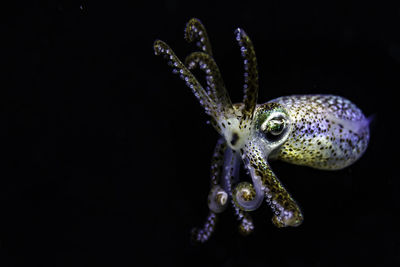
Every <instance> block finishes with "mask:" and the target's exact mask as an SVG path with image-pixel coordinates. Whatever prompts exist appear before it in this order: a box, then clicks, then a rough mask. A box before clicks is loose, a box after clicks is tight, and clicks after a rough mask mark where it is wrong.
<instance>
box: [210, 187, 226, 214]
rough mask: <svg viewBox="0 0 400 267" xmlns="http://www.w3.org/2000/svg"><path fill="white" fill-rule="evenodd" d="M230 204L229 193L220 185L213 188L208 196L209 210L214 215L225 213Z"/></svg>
mask: <svg viewBox="0 0 400 267" xmlns="http://www.w3.org/2000/svg"><path fill="white" fill-rule="evenodd" d="M227 204H228V193H227V192H226V191H225V190H223V189H222V187H220V186H219V185H215V186H213V187H212V188H211V191H210V193H209V194H208V208H209V209H210V210H211V211H213V212H214V213H221V212H223V211H224V210H225V209H226V207H227Z"/></svg>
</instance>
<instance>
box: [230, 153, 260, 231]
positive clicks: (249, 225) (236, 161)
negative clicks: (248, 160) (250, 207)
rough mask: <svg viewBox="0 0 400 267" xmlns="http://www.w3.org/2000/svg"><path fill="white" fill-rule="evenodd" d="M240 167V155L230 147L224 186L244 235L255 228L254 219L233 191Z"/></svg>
mask: <svg viewBox="0 0 400 267" xmlns="http://www.w3.org/2000/svg"><path fill="white" fill-rule="evenodd" d="M239 169H240V158H239V155H238V154H237V153H236V152H235V151H233V150H232V149H230V148H228V149H227V151H226V153H225V171H226V173H225V175H224V177H225V184H224V188H225V190H226V191H227V192H228V194H229V196H231V202H232V206H233V208H234V210H235V215H236V218H237V220H238V221H239V232H240V233H242V234H243V235H248V234H250V233H251V232H252V231H253V229H254V225H253V219H252V218H251V216H250V215H249V214H248V213H247V212H246V211H243V210H242V209H241V208H240V207H239V206H238V204H237V203H236V201H235V200H234V195H233V191H232V184H233V183H235V182H237V181H238V180H239Z"/></svg>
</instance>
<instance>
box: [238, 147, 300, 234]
mask: <svg viewBox="0 0 400 267" xmlns="http://www.w3.org/2000/svg"><path fill="white" fill-rule="evenodd" d="M244 155H245V158H246V165H247V168H248V169H249V171H250V174H251V176H252V178H253V180H257V181H260V183H261V188H262V190H263V191H264V192H265V196H266V201H267V204H268V205H269V206H270V207H271V209H272V211H273V212H274V217H273V218H272V222H273V223H274V224H275V225H276V226H277V227H285V226H298V225H300V224H301V223H302V221H303V215H302V213H301V210H300V208H299V206H298V205H297V203H296V201H295V200H294V199H293V198H292V197H291V196H290V194H289V193H288V192H287V191H286V189H285V188H284V186H283V185H282V183H281V182H280V181H279V179H278V178H277V177H276V175H275V174H274V172H273V171H272V169H271V167H270V165H269V164H268V162H267V160H266V155H265V153H263V152H262V151H261V149H260V148H259V147H258V146H257V145H255V144H254V143H252V142H250V143H249V144H248V145H247V146H246V151H245V153H244Z"/></svg>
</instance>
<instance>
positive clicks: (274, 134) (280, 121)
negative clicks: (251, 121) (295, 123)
mask: <svg viewBox="0 0 400 267" xmlns="http://www.w3.org/2000/svg"><path fill="white" fill-rule="evenodd" d="M285 128H286V120H285V118H284V117H283V116H276V117H272V118H269V119H267V120H265V122H264V123H263V124H261V131H262V132H263V133H264V134H265V136H266V137H267V138H268V139H270V140H276V139H278V138H279V137H280V136H281V135H282V133H283V132H284V131H285Z"/></svg>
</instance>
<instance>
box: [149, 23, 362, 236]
mask: <svg viewBox="0 0 400 267" xmlns="http://www.w3.org/2000/svg"><path fill="white" fill-rule="evenodd" d="M185 39H186V40H187V41H188V42H193V43H195V44H196V46H197V48H198V51H195V52H193V53H191V54H189V55H188V56H187V57H186V59H185V61H184V62H182V61H181V60H180V59H179V58H178V57H177V56H176V55H175V53H174V52H173V51H172V49H171V48H170V47H169V46H168V45H167V44H166V43H165V42H163V41H161V40H156V41H155V42H154V52H155V54H156V55H162V56H164V58H165V59H166V60H167V61H168V65H170V66H171V68H172V72H173V73H174V74H177V75H178V76H179V77H180V78H181V79H182V80H183V81H184V82H185V83H186V85H187V87H189V88H190V89H191V91H192V92H193V94H194V95H195V97H196V98H197V99H198V101H199V102H200V104H201V106H202V107H203V108H204V110H205V112H206V114H207V115H209V116H210V123H211V125H212V126H213V128H215V130H216V131H217V132H218V133H219V135H220V139H219V140H218V142H217V145H216V147H215V150H214V154H213V156H212V162H211V182H210V184H211V189H210V192H209V195H208V207H209V215H208V217H207V219H206V222H205V224H204V226H203V227H201V228H194V229H193V230H192V237H193V239H194V240H196V241H198V242H205V241H207V240H208V239H209V238H210V237H211V234H212V233H213V232H214V230H215V226H216V222H217V216H218V214H220V213H221V212H223V211H224V210H226V208H227V207H228V206H230V205H231V206H232V207H233V210H234V212H235V214H236V217H237V219H238V221H239V223H238V224H239V231H240V232H241V233H243V234H245V235H247V234H249V233H251V232H253V230H254V224H253V220H252V218H251V216H250V212H251V211H254V210H256V209H258V208H259V207H260V206H261V204H262V203H263V202H264V201H265V202H266V203H267V204H268V206H269V207H270V208H271V209H272V214H273V217H272V223H273V224H274V225H275V226H277V227H288V226H292V227H296V226H299V225H300V224H302V222H303V215H302V211H301V209H300V208H299V205H298V204H297V203H296V201H295V200H294V199H293V197H292V196H291V195H290V194H289V192H288V191H287V190H286V189H285V187H284V185H283V184H282V182H281V181H280V180H279V179H278V178H277V176H276V174H275V173H274V171H273V170H272V169H271V166H270V164H269V162H270V160H282V161H285V162H288V163H292V164H296V165H303V166H309V167H312V168H316V169H321V170H339V169H343V168H345V167H347V166H349V165H351V164H352V163H354V162H355V161H356V160H358V159H359V158H360V157H361V156H362V155H363V153H364V152H365V150H366V148H367V146H368V142H369V137H370V134H369V123H370V119H369V118H366V117H365V116H364V114H363V113H362V111H361V110H360V109H359V108H358V107H357V106H356V105H355V104H353V103H352V102H351V101H350V100H347V99H345V98H343V97H341V96H335V95H327V94H313V95H291V96H283V97H279V98H276V99H273V100H270V101H268V102H266V103H264V104H257V98H258V88H259V84H258V70H257V60H256V54H255V50H254V46H253V44H252V42H251V40H250V38H249V37H248V35H247V34H246V32H245V31H244V30H243V29H241V28H238V29H236V30H235V39H236V41H237V43H238V46H239V49H240V53H241V56H242V58H243V65H244V75H243V76H244V85H243V90H244V97H243V102H242V103H232V102H231V99H230V97H229V95H228V92H227V90H226V88H225V85H224V82H223V79H222V77H221V73H220V71H219V69H218V66H217V64H216V62H215V61H214V59H213V56H212V49H211V44H210V41H209V38H208V35H207V32H206V30H205V27H204V26H203V24H202V23H201V22H200V20H198V19H196V18H192V19H190V20H189V22H188V23H187V24H186V28H185ZM196 68H198V69H200V70H201V71H202V73H204V75H205V82H204V84H203V85H202V84H200V82H199V81H198V80H197V79H196V77H195V76H194V75H193V74H192V72H191V71H192V70H194V69H196ZM241 166H242V167H243V168H244V169H245V170H246V172H247V173H248V174H249V175H250V177H251V182H247V181H240V179H239V170H240V168H241Z"/></svg>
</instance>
